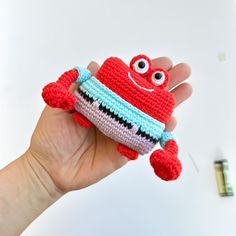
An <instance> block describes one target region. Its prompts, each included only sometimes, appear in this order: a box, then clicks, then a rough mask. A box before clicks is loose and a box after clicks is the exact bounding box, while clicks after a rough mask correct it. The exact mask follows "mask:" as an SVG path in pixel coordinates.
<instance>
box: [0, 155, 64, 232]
mask: <svg viewBox="0 0 236 236" xmlns="http://www.w3.org/2000/svg"><path fill="white" fill-rule="evenodd" d="M62 195H63V194H62V193H60V192H59V191H58V190H57V188H56V187H55V185H54V183H53V181H52V180H51V178H50V176H49V175H48V174H47V172H46V171H45V170H44V169H43V168H42V167H41V166H40V165H39V164H38V163H37V162H36V160H35V159H34V158H33V157H32V155H31V154H30V152H29V151H27V152H26V153H25V154H24V155H22V156H21V157H20V158H18V159H16V160H15V161H14V162H12V163H10V164H9V165H8V166H6V167H5V168H4V169H2V170H1V171H0V235H19V234H20V233H21V232H22V231H23V230H24V229H25V228H26V227H27V226H28V225H29V224H30V223H31V222H32V221H33V220H34V219H36V218H37V217H38V216H39V215H40V214H41V213H42V212H43V211H44V210H46V209H47V208H48V207H49V206H50V205H52V204H53V203H54V202H55V201H56V200H58V199H59V198H60V197H61V196H62ZM9 222H11V224H9Z"/></svg>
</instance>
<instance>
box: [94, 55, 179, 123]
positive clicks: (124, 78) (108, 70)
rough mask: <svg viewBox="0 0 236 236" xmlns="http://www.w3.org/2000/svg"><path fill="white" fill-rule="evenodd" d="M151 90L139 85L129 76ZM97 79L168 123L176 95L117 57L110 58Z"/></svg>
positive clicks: (146, 111) (149, 113)
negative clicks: (150, 80) (141, 74)
mask: <svg viewBox="0 0 236 236" xmlns="http://www.w3.org/2000/svg"><path fill="white" fill-rule="evenodd" d="M128 73H130V76H131V77H132V78H133V80H134V81H135V82H136V83H137V84H138V85H140V86H141V87H144V88H146V89H153V90H154V91H152V92H149V91H145V90H143V89H140V88H139V87H137V86H136V85H135V84H134V83H133V82H132V81H131V80H130V78H129V76H128ZM97 79H98V80H100V81H101V82H102V83H103V84H104V85H105V86H107V87H108V88H109V89H111V90H112V91H113V92H115V93H116V94H117V95H119V96H120V97H122V98H123V99H125V100H126V101H127V102H129V103H131V104H132V105H133V106H135V107H137V108H138V109H140V110H142V111H143V112H144V113H146V114H148V115H150V116H152V117H153V118H154V119H157V120H159V121H160V122H162V123H167V122H168V121H169V119H170V116H171V114H172V112H173V109H174V105H175V98H174V95H173V94H172V93H170V92H168V91H166V90H164V89H160V88H158V87H157V86H154V85H153V84H151V83H150V82H149V81H148V80H146V79H144V78H143V77H141V76H140V75H139V74H138V73H136V72H134V71H133V70H132V69H131V68H129V67H128V66H127V65H126V64H125V63H124V62H123V61H122V60H120V59H119V58H116V57H111V58H108V59H107V60H106V61H105V62H104V63H103V65H102V66H101V68H100V69H99V71H98V73H97Z"/></svg>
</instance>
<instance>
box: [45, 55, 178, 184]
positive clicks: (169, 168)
mask: <svg viewBox="0 0 236 236" xmlns="http://www.w3.org/2000/svg"><path fill="white" fill-rule="evenodd" d="M74 82H75V83H78V84H79V88H78V89H77V90H76V91H75V92H71V91H70V90H69V87H70V85H71V84H72V83H74ZM168 82H169V75H168V72H167V71H165V70H164V69H161V68H154V69H152V65H151V60H150V59H149V58H148V57H147V56H145V55H138V56H136V57H134V58H133V59H132V60H131V62H130V65H129V66H128V65H126V64H125V63H124V62H123V61H122V60H121V59H119V58H117V57H110V58H108V59H107V60H105V62H104V63H103V65H102V66H101V67H100V69H99V70H98V72H97V74H96V77H95V76H93V75H92V74H91V72H90V71H89V70H88V69H85V68H82V67H75V68H74V69H72V70H69V71H67V72H65V73H64V74H63V75H61V76H60V78H59V79H58V80H57V81H56V82H53V83H49V84H48V85H47V86H45V87H44V89H43V92H42V96H43V98H44V100H45V102H46V103H47V104H48V105H49V106H51V107H56V108H61V109H65V110H71V109H75V113H74V120H75V121H76V122H78V123H79V124H80V125H82V126H84V127H87V128H91V127H93V126H94V125H95V126H96V127H97V128H98V129H99V130H100V131H101V132H102V133H104V134H105V135H106V136H108V137H110V138H111V139H114V140H115V141H117V143H118V144H117V150H118V151H119V152H120V153H121V154H122V155H123V156H125V157H127V158H128V159H130V160H135V159H137V157H138V155H139V154H141V155H143V154H146V153H148V152H150V151H151V150H152V149H153V148H154V146H155V145H156V144H157V143H158V142H159V141H160V145H161V147H162V148H163V149H158V150H155V151H154V152H152V154H151V156H150V163H151V165H152V167H153V169H154V171H155V173H156V175H157V176H159V177H160V178H161V179H163V180H174V179H176V178H177V177H178V176H179V175H180V173H181V170H182V167H181V163H180V161H179V159H178V157H177V155H178V145H177V142H176V138H175V136H174V135H173V134H172V133H170V132H166V131H165V124H167V123H168V121H169V119H170V117H171V114H172V112H173V109H174V106H175V98H174V96H173V94H172V93H170V92H168V91H167V90H165V88H166V86H167V85H168Z"/></svg>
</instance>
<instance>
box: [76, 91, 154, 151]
mask: <svg viewBox="0 0 236 236" xmlns="http://www.w3.org/2000/svg"><path fill="white" fill-rule="evenodd" d="M75 95H76V97H77V104H76V107H75V109H76V110H77V111H78V112H80V113H82V114H83V115H85V116H86V117H88V119H89V120H90V121H91V122H92V123H93V124H94V125H95V126H96V127H97V128H98V129H99V130H100V131H101V132H102V133H104V134H105V135H106V136H108V137H110V138H112V139H114V140H115V141H117V142H118V143H122V144H124V145H126V146H128V147H130V148H132V149H134V150H136V151H138V152H139V153H140V154H142V155H143V154H145V153H148V152H150V151H151V150H152V149H153V147H154V146H155V144H154V143H152V142H149V141H148V140H147V139H146V138H144V137H141V136H139V135H136V131H137V127H133V128H132V129H127V128H126V127H124V126H123V125H121V124H120V123H119V122H117V121H115V120H114V119H112V118H111V117H110V116H107V115H106V114H105V113H103V112H102V111H101V110H99V109H98V103H97V102H96V101H94V102H93V103H92V104H91V103H89V102H87V101H85V99H84V98H83V97H82V96H81V95H80V94H79V93H78V92H77V91H76V92H75Z"/></svg>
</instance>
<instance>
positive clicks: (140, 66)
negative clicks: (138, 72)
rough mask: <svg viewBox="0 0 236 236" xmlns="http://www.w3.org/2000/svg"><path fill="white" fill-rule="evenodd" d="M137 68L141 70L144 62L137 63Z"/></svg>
mask: <svg viewBox="0 0 236 236" xmlns="http://www.w3.org/2000/svg"><path fill="white" fill-rule="evenodd" d="M138 67H139V68H140V69H143V68H144V67H145V62H144V61H140V62H139V63H138Z"/></svg>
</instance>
